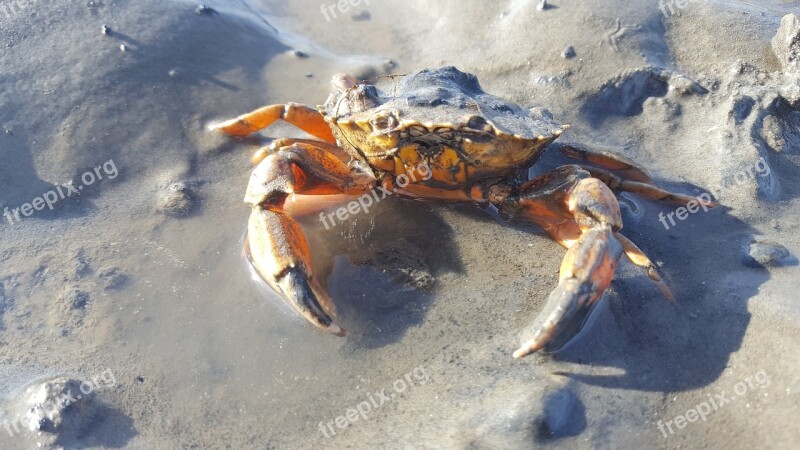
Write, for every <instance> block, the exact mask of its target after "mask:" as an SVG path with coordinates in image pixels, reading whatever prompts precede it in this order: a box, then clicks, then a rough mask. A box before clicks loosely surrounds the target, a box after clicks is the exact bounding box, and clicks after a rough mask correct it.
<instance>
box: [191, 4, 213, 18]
mask: <svg viewBox="0 0 800 450" xmlns="http://www.w3.org/2000/svg"><path fill="white" fill-rule="evenodd" d="M194 12H195V14H198V15H200V16H213V15H214V14H218V13H217V10H216V9H214V8H212V7H210V6H208V5H198V6H197V8H196V9H195V10H194Z"/></svg>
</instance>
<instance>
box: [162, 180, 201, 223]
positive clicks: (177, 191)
mask: <svg viewBox="0 0 800 450" xmlns="http://www.w3.org/2000/svg"><path fill="white" fill-rule="evenodd" d="M193 206H194V195H193V193H192V191H191V189H189V186H188V185H187V184H186V183H183V182H178V183H172V184H171V185H169V186H168V187H167V189H166V190H165V192H163V193H162V195H161V198H160V199H159V201H158V210H159V211H161V212H163V213H164V214H166V215H168V216H172V217H181V216H185V215H186V214H188V213H189V211H191V209H192V207H193Z"/></svg>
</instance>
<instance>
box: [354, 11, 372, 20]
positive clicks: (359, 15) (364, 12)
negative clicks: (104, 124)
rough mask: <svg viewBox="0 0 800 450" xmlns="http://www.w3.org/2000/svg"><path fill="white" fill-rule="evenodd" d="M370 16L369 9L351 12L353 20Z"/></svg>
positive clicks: (365, 18) (367, 18)
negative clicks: (355, 12) (356, 12)
mask: <svg viewBox="0 0 800 450" xmlns="http://www.w3.org/2000/svg"><path fill="white" fill-rule="evenodd" d="M371 18H372V15H370V13H369V11H361V12H360V13H358V14H353V20H354V21H356V22H363V21H365V20H369V19H371Z"/></svg>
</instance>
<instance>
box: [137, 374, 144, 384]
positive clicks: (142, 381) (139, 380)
mask: <svg viewBox="0 0 800 450" xmlns="http://www.w3.org/2000/svg"><path fill="white" fill-rule="evenodd" d="M136 381H138V382H139V383H144V377H143V376H141V375H139V376H138V377H136Z"/></svg>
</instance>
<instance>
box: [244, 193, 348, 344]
mask: <svg viewBox="0 0 800 450" xmlns="http://www.w3.org/2000/svg"><path fill="white" fill-rule="evenodd" d="M247 233H248V234H247V240H246V241H245V252H246V254H247V257H248V259H249V260H250V263H251V264H252V266H253V268H254V269H255V271H256V273H257V274H258V275H259V276H260V277H261V279H263V280H264V281H265V282H266V283H267V284H269V285H270V287H272V289H274V290H275V291H276V292H277V293H278V294H279V295H280V297H281V298H283V299H284V300H286V301H287V302H288V303H289V305H291V306H292V308H293V309H294V310H296V311H297V312H298V313H300V315H302V316H303V317H305V318H306V320H308V321H309V322H311V323H312V324H314V325H315V326H316V327H318V328H321V329H323V330H325V331H327V332H329V333H332V334H335V335H337V336H344V335H346V334H347V332H346V331H345V330H344V329H342V328H341V327H339V326H338V325H336V324H335V323H334V322H333V320H334V318H335V317H336V313H335V308H334V306H333V301H332V300H331V298H330V296H329V295H328V293H327V292H326V291H325V290H324V289H323V288H322V286H321V285H320V284H319V282H318V281H317V279H316V278H315V277H314V276H313V275H312V273H311V270H310V267H311V265H310V254H309V250H308V243H307V242H306V240H305V237H304V236H303V233H302V231H301V230H300V226H299V225H298V224H297V222H295V221H294V220H292V218H290V217H289V216H288V215H286V214H285V213H282V212H279V211H272V210H269V209H263V208H258V207H257V208H254V209H253V212H252V213H251V214H250V222H249V223H248V231H247Z"/></svg>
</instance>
